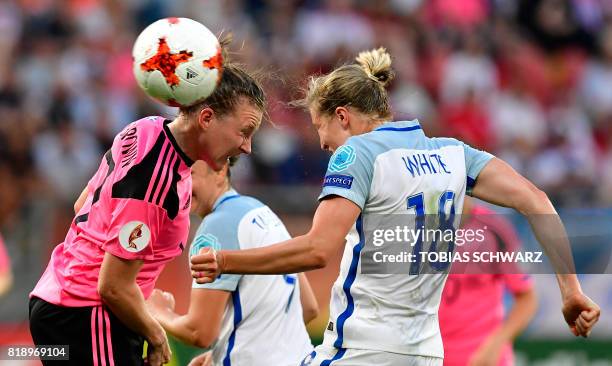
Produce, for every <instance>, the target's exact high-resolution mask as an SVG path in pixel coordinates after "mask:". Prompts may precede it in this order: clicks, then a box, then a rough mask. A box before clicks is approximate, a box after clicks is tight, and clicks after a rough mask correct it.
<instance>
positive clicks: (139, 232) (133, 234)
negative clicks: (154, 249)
mask: <svg viewBox="0 0 612 366" xmlns="http://www.w3.org/2000/svg"><path fill="white" fill-rule="evenodd" d="M150 242H151V230H149V227H148V226H147V225H146V224H145V223H143V222H140V221H130V222H128V223H127V224H125V225H123V227H122V228H121V230H119V244H121V246H122V247H123V249H125V250H127V251H128V252H132V253H138V252H140V251H141V250H143V249H144V248H146V247H147V246H148V245H149V244H150Z"/></svg>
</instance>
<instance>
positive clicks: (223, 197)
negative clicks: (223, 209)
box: [212, 188, 240, 211]
mask: <svg viewBox="0 0 612 366" xmlns="http://www.w3.org/2000/svg"><path fill="white" fill-rule="evenodd" d="M239 196H240V195H239V194H238V192H236V190H235V189H234V188H230V189H228V190H227V191H225V193H223V194H222V195H221V196H219V198H217V200H216V201H215V204H214V205H213V209H212V210H213V211H214V210H216V209H217V207H219V206H220V205H221V204H222V203H223V202H225V201H227V200H231V199H233V198H236V197H239Z"/></svg>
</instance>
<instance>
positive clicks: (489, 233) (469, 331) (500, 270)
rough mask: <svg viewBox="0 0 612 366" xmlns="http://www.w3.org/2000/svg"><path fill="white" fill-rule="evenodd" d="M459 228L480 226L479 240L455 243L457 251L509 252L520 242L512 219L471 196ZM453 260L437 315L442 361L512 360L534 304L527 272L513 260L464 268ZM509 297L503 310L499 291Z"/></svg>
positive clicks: (472, 364) (503, 363)
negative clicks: (509, 302) (511, 263)
mask: <svg viewBox="0 0 612 366" xmlns="http://www.w3.org/2000/svg"><path fill="white" fill-rule="evenodd" d="M461 220H462V225H461V228H462V229H464V230H474V231H476V230H482V231H483V233H484V234H483V236H482V240H479V238H480V237H479V236H475V237H474V240H471V241H466V242H465V243H463V244H462V245H460V246H459V245H458V244H457V245H456V246H455V248H456V251H457V252H472V253H474V252H485V251H486V252H513V251H518V250H519V249H520V248H521V245H520V241H519V239H518V235H517V233H516V232H515V230H514V228H513V227H512V223H511V222H509V221H508V220H507V219H505V218H504V217H503V216H502V215H499V214H496V213H495V211H492V210H490V209H488V208H486V207H485V206H483V205H482V204H480V203H477V201H476V200H475V199H473V198H469V197H467V198H466V199H465V201H464V205H463V213H462V217H461ZM465 267H469V265H467V266H462V263H455V264H453V268H452V269H451V274H450V275H449V277H448V279H447V280H446V284H445V287H444V291H443V292H442V302H441V303H440V310H439V312H438V316H439V319H440V331H441V333H442V341H443V343H444V365H445V366H465V365H469V366H485V365H489V366H494V365H495V366H511V365H514V364H515V361H514V354H513V351H512V343H513V342H514V339H515V338H516V337H517V336H518V335H519V334H520V333H521V332H522V331H523V330H524V329H525V328H526V327H527V325H528V324H529V322H530V321H531V319H532V318H533V316H534V315H535V312H536V309H537V305H538V304H537V298H536V292H535V289H534V287H533V282H532V279H531V276H529V275H527V274H523V273H521V272H522V271H521V269H520V268H519V267H518V266H503V267H502V266H498V265H497V263H492V264H490V266H487V267H486V268H478V269H475V268H465ZM506 292H509V293H510V294H511V295H512V298H513V304H512V307H511V308H510V309H509V310H508V311H505V310H504V294H505V293H506Z"/></svg>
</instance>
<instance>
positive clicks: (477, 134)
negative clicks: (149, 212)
mask: <svg viewBox="0 0 612 366" xmlns="http://www.w3.org/2000/svg"><path fill="white" fill-rule="evenodd" d="M166 16H187V17H190V18H193V19H196V20H198V21H201V22H203V23H204V24H206V25H207V26H208V27H209V28H211V30H213V31H214V32H215V33H218V32H219V31H221V30H226V31H232V32H233V34H234V40H235V41H234V44H233V50H234V51H236V54H235V55H233V59H234V60H236V61H240V62H243V63H245V64H247V65H249V67H250V68H251V69H260V70H261V71H262V75H263V76H265V77H266V78H265V85H266V91H267V93H268V97H269V117H270V119H271V120H272V121H274V123H275V124H276V128H273V127H272V126H271V125H269V124H267V125H265V126H263V127H262V129H261V130H260V132H258V134H257V136H256V139H255V142H254V146H253V154H252V156H250V157H248V158H241V160H240V163H239V165H238V166H237V167H236V168H235V169H234V171H233V174H232V177H233V180H234V184H235V186H236V187H237V188H238V189H239V190H240V191H241V192H243V193H248V194H252V195H254V196H256V197H259V198H260V199H262V200H263V201H264V202H266V203H268V204H269V205H270V206H271V207H272V208H273V209H274V210H275V211H277V212H279V213H280V214H282V216H283V219H284V220H285V222H286V224H287V226H288V227H289V229H290V231H291V232H292V234H300V233H303V232H305V231H306V230H307V229H308V228H309V224H310V217H311V214H312V212H313V209H314V207H316V196H317V194H318V191H319V186H320V182H321V179H322V175H323V173H324V170H325V166H326V162H327V159H328V155H327V154H326V153H324V152H321V151H320V149H319V145H318V139H317V137H316V134H315V132H314V131H313V129H312V128H311V127H310V124H309V120H308V118H307V115H306V114H304V113H303V112H301V111H299V110H295V109H291V108H288V107H287V104H286V103H287V101H290V100H292V99H294V98H296V97H297V96H299V93H298V89H299V87H300V86H303V85H304V78H305V75H307V74H310V73H313V72H315V73H316V72H326V71H329V70H330V69H331V68H332V67H333V66H335V65H337V64H338V63H340V62H346V61H351V60H352V57H353V56H354V55H355V54H356V52H357V51H359V50H363V49H365V48H369V47H373V46H379V45H383V46H385V47H387V48H388V49H389V50H390V52H391V54H392V55H393V56H394V68H395V70H396V72H397V77H396V80H395V81H394V82H393V84H392V85H391V96H392V103H393V108H394V113H395V116H396V119H402V118H404V119H405V118H410V119H411V118H419V120H420V121H421V123H422V125H423V127H424V129H425V130H426V132H427V133H428V134H430V135H439V136H455V137H459V138H461V139H463V140H465V141H467V142H469V143H471V144H472V145H474V146H476V147H479V148H484V149H487V150H488V151H491V152H493V153H495V154H496V155H498V156H500V157H502V158H504V159H506V160H507V161H509V162H510V163H511V164H512V165H513V166H514V167H515V168H516V169H517V170H519V171H520V172H521V173H523V174H525V175H526V176H527V177H529V178H530V179H532V180H533V181H534V182H535V183H536V184H537V185H538V186H540V187H541V188H542V189H544V190H545V191H546V192H547V193H548V194H549V195H550V197H551V198H552V199H553V201H554V203H555V204H556V205H557V206H558V207H562V208H563V211H564V212H566V213H575V212H580V213H581V214H583V215H593V217H594V218H595V217H596V220H595V219H594V221H593V222H595V223H596V226H597V227H605V226H609V222H610V220H611V219H612V210H610V209H608V208H609V207H611V206H612V205H611V204H612V1H610V0H523V1H519V0H461V1H458V0H429V1H427V0H389V1H366V0H250V1H249V0H242V1H241V0H226V1H223V0H206V1H202V0H201V1H191V0H174V1H162V0H126V1H120V0H109V1H100V0H4V1H2V2H0V50H1V52H0V232H1V233H2V234H3V236H4V237H5V241H6V246H7V250H8V252H9V256H10V259H11V262H12V271H13V275H14V283H13V287H12V289H11V290H10V292H9V293H7V294H5V295H3V296H2V297H0V344H23V343H27V342H29V339H28V338H29V335H28V332H27V323H26V319H27V305H26V300H25V299H26V297H27V294H28V292H29V291H30V290H31V288H32V287H33V285H34V284H35V282H36V280H37V279H38V278H39V276H40V273H41V272H42V270H43V269H44V266H45V265H46V262H47V260H48V257H49V254H50V252H51V250H52V248H53V246H54V245H56V244H57V243H59V242H60V241H61V240H62V239H63V237H64V235H65V232H66V229H67V227H68V225H69V223H70V220H71V218H72V216H71V215H72V204H73V202H74V200H75V198H76V197H77V196H78V193H79V192H80V191H81V189H82V188H83V187H84V185H85V184H86V181H87V179H88V178H89V177H90V175H91V174H92V173H93V172H94V170H95V169H96V168H97V165H98V164H99V161H100V156H101V154H102V152H103V151H106V149H107V148H108V146H109V145H110V143H111V140H112V137H113V136H114V135H115V134H116V133H117V132H118V131H119V130H121V129H122V128H123V126H125V125H126V124H127V123H129V122H131V121H133V120H135V119H138V118H140V117H143V116H146V115H151V114H156V115H160V114H161V115H164V116H169V117H171V116H173V114H174V113H175V111H174V110H173V109H169V108H161V107H160V105H157V104H155V103H154V102H151V101H149V100H148V99H147V98H146V97H145V96H144V95H143V93H142V92H141V91H140V90H138V89H137V88H136V86H135V82H134V80H133V77H132V74H131V54H130V52H131V46H132V43H133V41H134V39H135V37H136V35H137V34H138V32H139V31H140V30H142V29H143V28H144V27H145V26H146V25H147V24H149V23H151V22H152V21H154V20H157V19H159V18H162V17H166ZM594 210H596V211H594ZM594 212H596V214H595V213H594ZM517 222H518V221H517ZM196 225H197V221H194V225H193V228H195V227H196ZM517 225H518V229H519V230H521V231H525V226H524V224H521V223H520V222H519V223H518V224H517ZM584 235H585V236H587V237H588V236H589V235H591V237H592V233H587V232H585V233H584ZM599 239H601V240H600V241H598V242H597V243H598V244H600V245H596V246H593V245H591V246H590V247H589V248H588V251H587V252H584V253H582V257H583V258H585V259H584V260H586V261H588V260H589V258H602V256H603V257H604V259H606V260H609V258H610V253H609V252H610V245H611V242H610V240H609V239H610V236H607V237H603V239H602V237H600V238H599ZM585 242H586V243H591V244H592V243H593V241H592V240H591V241H589V240H585ZM580 254H581V253H577V255H578V257H580ZM336 274H337V266H335V267H334V266H331V267H330V268H328V269H325V270H320V271H314V272H312V273H309V278H310V279H311V282H312V283H313V286H314V287H315V290H316V293H317V296H318V299H319V303H320V304H321V306H322V308H323V311H322V314H321V316H320V317H319V318H318V319H317V320H315V321H314V322H313V323H312V324H311V327H310V329H311V334H312V335H313V339H314V340H315V342H316V341H320V339H319V337H320V334H321V333H322V329H323V326H324V324H325V322H326V317H327V310H326V306H327V301H328V299H329V288H330V285H331V282H332V281H333V279H334V278H335V276H336ZM582 279H583V281H584V284H583V287H584V289H585V291H586V292H587V294H589V295H590V296H592V297H593V298H594V299H595V300H596V301H598V302H599V304H600V305H601V306H602V318H601V321H600V322H601V324H599V326H598V328H596V330H595V331H594V332H593V334H592V339H590V340H588V341H585V340H581V339H573V338H572V337H571V336H570V335H569V332H568V331H567V330H566V329H565V326H564V325H563V323H562V319H561V314H560V312H559V308H560V305H559V295H558V293H557V292H558V291H557V290H556V284H555V280H554V278H553V276H551V275H542V276H537V277H536V284H537V287H538V291H539V297H540V309H539V311H538V314H537V316H536V318H535V320H534V321H533V323H532V324H531V326H530V328H529V329H528V331H527V332H526V333H525V334H524V335H523V336H521V338H520V339H519V341H518V343H517V349H518V351H519V357H518V361H519V363H520V364H533V365H536V364H537V365H588V364H592V365H595V364H597V365H612V349H611V348H610V347H609V345H610V342H612V321H611V319H610V316H609V314H610V312H611V311H612V282H611V281H610V279H611V278H610V276H609V275H584V276H582ZM159 287H161V288H164V289H166V290H172V291H173V292H174V293H175V294H176V296H177V308H178V309H179V310H183V311H184V310H185V309H186V305H187V301H188V298H187V296H188V293H189V275H188V272H187V258H186V256H183V257H181V258H179V259H177V260H175V261H174V262H173V263H171V264H170V265H168V266H167V269H166V270H165V272H164V274H163V276H162V278H161V279H160V281H159ZM187 353H189V350H188V349H184V348H177V349H176V351H175V354H177V355H178V356H179V357H183V358H182V360H184V359H185V357H186V354H187ZM182 360H179V361H178V363H182V362H184V361H182ZM0 364H2V365H4V364H7V365H8V364H9V362H8V361H1V360H0Z"/></svg>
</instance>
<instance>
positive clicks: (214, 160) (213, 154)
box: [203, 98, 263, 171]
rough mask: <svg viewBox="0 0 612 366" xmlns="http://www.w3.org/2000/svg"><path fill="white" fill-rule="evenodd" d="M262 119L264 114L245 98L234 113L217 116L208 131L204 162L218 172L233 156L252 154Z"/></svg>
mask: <svg viewBox="0 0 612 366" xmlns="http://www.w3.org/2000/svg"><path fill="white" fill-rule="evenodd" d="M262 118H263V112H262V111H261V110H260V109H259V108H258V107H256V106H254V105H253V104H251V103H250V102H248V101H247V100H246V99H245V98H242V99H241V100H240V102H239V103H238V104H237V105H236V107H235V108H234V111H233V112H231V113H227V114H225V115H222V116H216V117H215V118H214V120H213V121H212V122H211V125H210V128H209V131H208V133H209V136H210V139H209V143H208V144H207V145H208V149H207V150H208V151H207V154H206V155H207V156H205V157H203V160H205V161H206V162H207V163H208V164H209V165H210V167H211V168H213V169H214V170H217V171H218V170H221V169H222V168H223V166H224V165H225V164H226V163H227V160H228V159H229V158H230V157H231V156H238V155H240V154H250V153H251V140H252V138H253V134H254V133H255V131H257V129H258V128H259V125H260V124H261V120H262Z"/></svg>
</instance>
